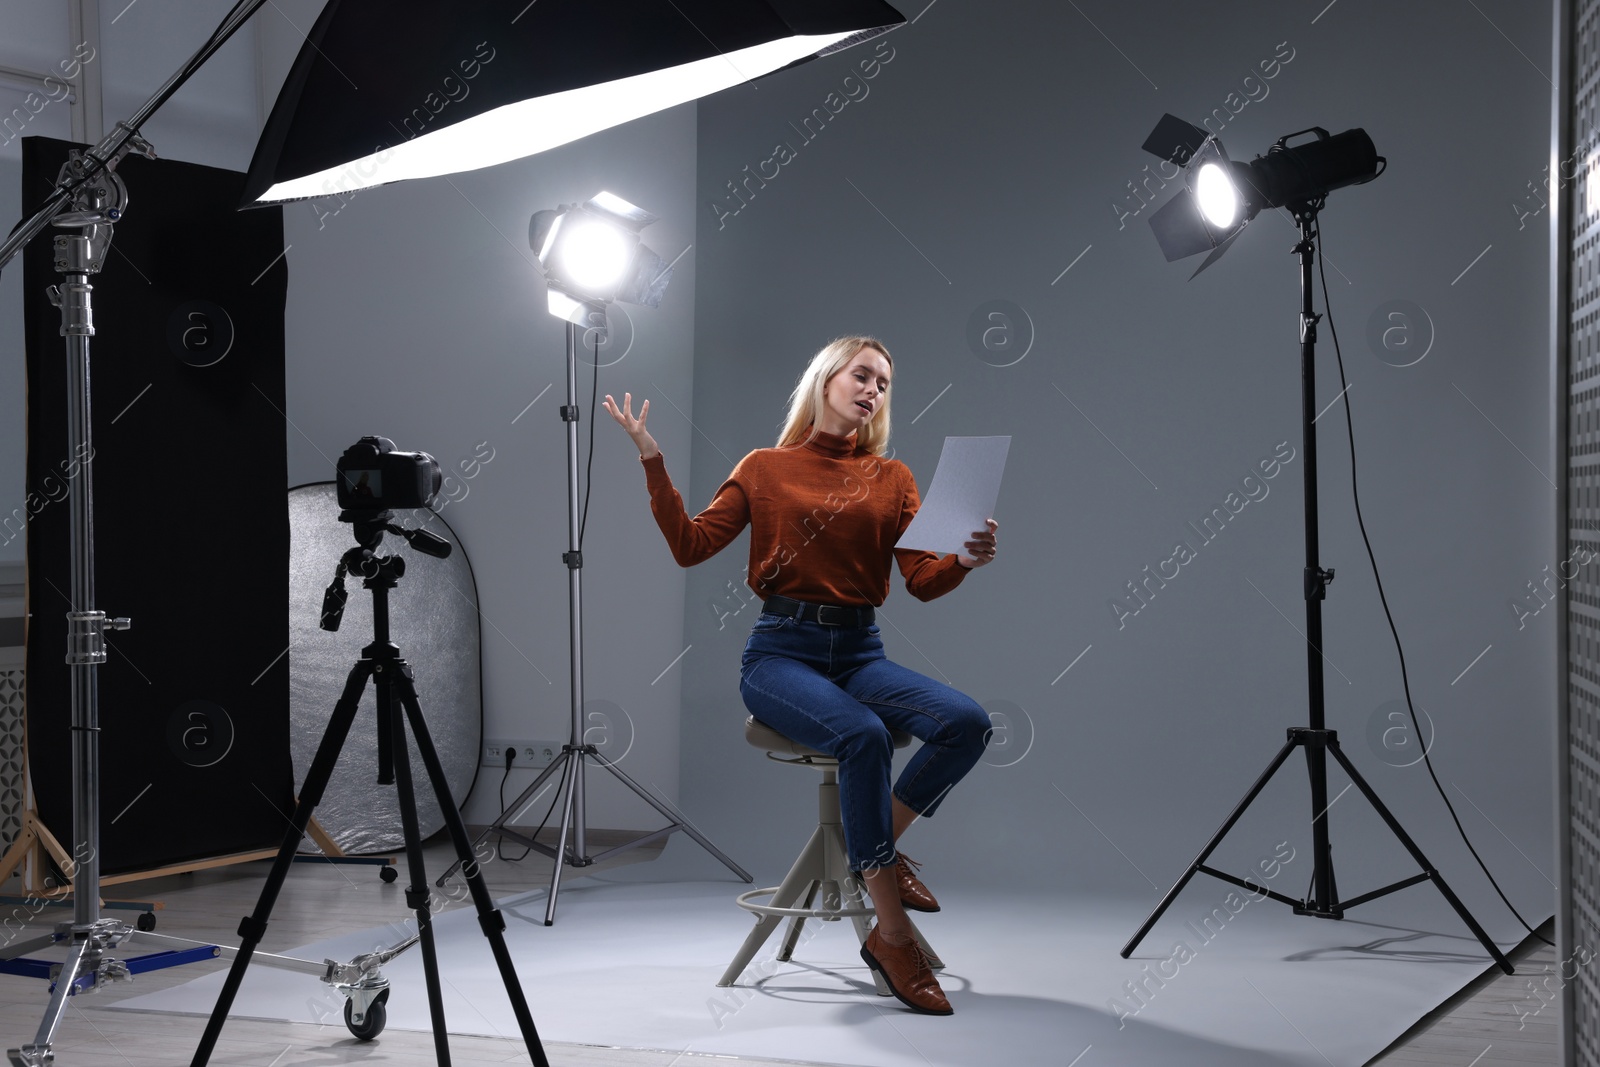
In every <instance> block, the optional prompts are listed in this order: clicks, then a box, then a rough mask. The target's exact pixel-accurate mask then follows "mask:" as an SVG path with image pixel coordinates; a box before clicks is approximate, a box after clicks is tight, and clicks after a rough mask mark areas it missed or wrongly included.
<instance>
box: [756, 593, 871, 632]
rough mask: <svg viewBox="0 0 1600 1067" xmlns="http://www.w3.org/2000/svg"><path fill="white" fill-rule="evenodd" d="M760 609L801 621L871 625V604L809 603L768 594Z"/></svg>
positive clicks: (841, 624) (852, 625)
mask: <svg viewBox="0 0 1600 1067" xmlns="http://www.w3.org/2000/svg"><path fill="white" fill-rule="evenodd" d="M761 610H762V611H764V612H770V613H771V614H773V615H788V616H790V617H792V618H796V619H799V620H801V621H802V622H816V623H821V624H822V625H823V626H851V627H855V628H857V629H860V628H864V627H867V626H871V625H872V620H873V617H874V616H873V612H872V606H871V605H859V606H858V605H855V604H811V603H808V602H806V601H804V600H791V599H790V598H788V597H786V596H769V597H767V599H766V602H765V603H764V604H762V606H761Z"/></svg>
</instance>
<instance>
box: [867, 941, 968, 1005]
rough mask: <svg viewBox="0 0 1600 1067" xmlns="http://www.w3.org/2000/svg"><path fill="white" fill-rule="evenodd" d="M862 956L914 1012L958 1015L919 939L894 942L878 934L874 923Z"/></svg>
mask: <svg viewBox="0 0 1600 1067" xmlns="http://www.w3.org/2000/svg"><path fill="white" fill-rule="evenodd" d="M861 958H862V959H863V960H865V961H866V964H867V966H868V967H871V968H872V969H873V970H874V971H877V972H878V973H879V974H881V975H883V979H884V981H885V982H887V983H888V985H889V991H890V992H891V993H893V994H894V995H895V997H896V998H898V999H899V1001H900V1003H902V1004H904V1005H905V1006H906V1007H908V1008H910V1009H911V1010H912V1011H919V1012H922V1013H923V1014H924V1015H954V1014H955V1009H954V1008H952V1007H951V1006H950V1002H949V1001H948V1000H946V999H945V996H944V990H942V989H940V988H939V980H938V979H937V978H935V977H934V976H933V970H932V969H931V968H930V967H929V966H928V957H927V954H926V953H924V952H923V951H922V946H921V945H920V944H918V943H917V939H916V938H910V939H908V940H907V941H906V943H905V944H903V945H896V944H892V943H891V942H890V941H888V940H887V939H886V938H884V937H882V936H881V935H879V933H878V928H877V927H876V926H874V927H873V928H872V932H871V933H869V934H867V940H866V942H865V943H864V944H863V945H862V946H861Z"/></svg>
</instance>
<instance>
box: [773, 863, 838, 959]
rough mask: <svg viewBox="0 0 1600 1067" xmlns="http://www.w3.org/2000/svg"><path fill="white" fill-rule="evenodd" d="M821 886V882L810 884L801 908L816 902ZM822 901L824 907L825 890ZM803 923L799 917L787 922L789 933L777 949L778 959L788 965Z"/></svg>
mask: <svg viewBox="0 0 1600 1067" xmlns="http://www.w3.org/2000/svg"><path fill="white" fill-rule="evenodd" d="M823 885H824V883H822V882H812V883H811V885H810V887H809V888H808V889H807V890H806V902H805V903H804V904H803V905H801V907H805V908H810V907H812V906H813V905H814V904H815V903H816V900H817V891H818V890H819V889H823ZM822 901H823V904H824V905H826V904H827V901H828V894H827V891H826V890H825V889H824V890H823V894H822ZM805 921H806V920H805V918H804V917H803V916H800V915H796V916H794V917H793V918H792V919H790V920H789V933H788V936H786V937H785V938H784V939H783V947H781V948H780V949H778V959H780V960H782V961H783V962H785V963H788V962H789V960H791V959H793V958H794V949H795V946H796V945H798V944H799V943H800V927H802V926H804V925H805Z"/></svg>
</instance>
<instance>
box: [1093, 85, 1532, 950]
mask: <svg viewBox="0 0 1600 1067" xmlns="http://www.w3.org/2000/svg"><path fill="white" fill-rule="evenodd" d="M1307 133H1310V134H1315V135H1316V139H1315V140H1313V141H1308V142H1305V143H1303V144H1298V145H1295V146H1293V147H1290V145H1289V141H1290V140H1291V139H1292V138H1295V137H1299V136H1301V134H1307ZM1143 148H1144V150H1145V151H1147V152H1150V153H1152V154H1154V155H1157V156H1160V157H1161V158H1162V159H1165V160H1168V161H1169V162H1171V163H1174V164H1176V165H1177V166H1179V167H1181V168H1182V169H1183V174H1184V183H1183V187H1182V188H1180V189H1179V190H1178V193H1177V195H1176V196H1174V197H1173V198H1172V199H1171V200H1169V201H1168V202H1167V203H1166V204H1165V205H1163V206H1162V208H1161V209H1160V210H1159V211H1157V212H1156V213H1155V214H1154V215H1153V216H1151V219H1150V228H1151V229H1152V230H1153V231H1154V232H1155V236H1156V241H1157V242H1158V243H1159V244H1160V245H1161V251H1162V252H1163V253H1165V254H1166V257H1167V261H1168V262H1171V261H1172V260H1175V259H1182V258H1183V257H1184V256H1191V255H1194V254H1195V253H1197V252H1203V251H1205V250H1206V249H1208V248H1209V249H1210V250H1211V254H1210V255H1209V256H1207V257H1206V260H1205V262H1204V263H1202V264H1201V265H1200V270H1197V271H1195V274H1199V273H1200V271H1202V270H1205V269H1206V268H1207V267H1209V266H1210V265H1211V264H1212V263H1215V262H1216V261H1217V260H1218V259H1219V258H1220V257H1221V256H1222V254H1223V253H1224V252H1226V251H1227V250H1228V246H1229V245H1230V244H1232V243H1233V239H1234V238H1235V237H1237V236H1238V235H1239V233H1240V232H1241V231H1242V230H1243V229H1244V227H1245V226H1246V225H1248V224H1249V222H1250V220H1251V219H1253V218H1255V216H1256V215H1257V214H1259V213H1260V212H1261V210H1262V209H1263V208H1277V207H1282V208H1287V209H1288V211H1289V213H1290V214H1291V215H1292V216H1293V217H1294V224H1295V226H1296V227H1297V228H1298V229H1299V231H1300V240H1299V241H1298V242H1296V243H1295V245H1294V247H1293V249H1292V251H1293V252H1294V255H1295V257H1296V258H1297V259H1298V261H1299V268H1300V269H1299V273H1300V330H1299V334H1300V424H1301V429H1300V433H1301V437H1300V440H1301V453H1302V454H1303V456H1304V459H1303V461H1302V463H1301V477H1302V478H1303V484H1304V487H1305V489H1304V498H1303V499H1304V507H1305V568H1304V570H1303V571H1302V572H1301V579H1302V587H1301V588H1302V596H1303V597H1304V599H1305V613H1306V622H1305V629H1304V630H1303V631H1301V633H1302V634H1303V636H1304V637H1305V640H1306V691H1307V711H1308V712H1309V718H1310V724H1309V725H1308V726H1304V727H1291V728H1290V729H1289V731H1288V734H1287V740H1286V741H1285V742H1284V745H1283V747H1282V748H1281V749H1279V750H1278V755H1277V756H1276V758H1274V760H1273V761H1272V763H1271V764H1270V765H1269V766H1268V767H1267V769H1266V771H1265V772H1264V773H1263V774H1262V775H1261V776H1260V777H1259V778H1257V779H1256V782H1255V784H1254V785H1253V786H1251V787H1250V791H1249V792H1248V793H1246V794H1245V796H1244V799H1243V800H1241V801H1239V803H1238V804H1237V805H1236V806H1235V807H1234V809H1233V812H1232V814H1230V815H1229V816H1228V818H1227V819H1226V821H1224V822H1223V824H1222V827H1221V829H1219V830H1217V832H1216V833H1215V834H1213V835H1212V836H1211V839H1210V841H1208V842H1207V843H1206V846H1205V848H1204V849H1202V850H1201V852H1200V854H1199V856H1197V857H1196V858H1195V860H1194V862H1193V863H1191V864H1190V865H1189V869H1188V870H1187V871H1185V872H1184V874H1183V876H1182V877H1180V878H1179V879H1178V881H1177V882H1176V883H1174V884H1173V886H1172V888H1171V889H1169V890H1168V891H1167V894H1166V896H1164V897H1163V898H1162V899H1161V903H1160V904H1158V905H1156V909H1155V911H1153V912H1151V913H1150V916H1149V918H1147V919H1146V920H1145V921H1144V925H1143V926H1141V927H1140V928H1139V930H1138V932H1137V933H1135V934H1134V935H1133V937H1132V938H1131V939H1130V940H1129V941H1128V943H1127V944H1126V945H1124V946H1123V947H1122V952H1121V955H1122V958H1123V959H1127V958H1128V956H1129V955H1130V954H1131V953H1132V952H1133V950H1134V949H1136V948H1137V947H1138V946H1139V943H1140V942H1141V941H1143V940H1144V938H1145V935H1147V934H1148V933H1149V932H1150V930H1151V928H1152V927H1154V926H1155V924H1156V922H1157V921H1158V920H1160V918H1161V916H1162V915H1163V914H1164V913H1165V912H1166V910H1167V908H1168V907H1169V906H1171V904H1172V902H1173V901H1174V900H1175V899H1176V898H1177V896H1178V894H1179V893H1181V892H1182V891H1183V888H1184V887H1185V886H1186V885H1188V884H1189V881H1190V879H1192V878H1193V877H1194V876H1195V875H1196V874H1208V875H1211V876H1212V877H1214V878H1218V879H1221V880H1222V881H1224V882H1228V883H1230V884H1232V885H1236V886H1241V887H1244V888H1247V889H1249V888H1253V886H1252V883H1251V882H1249V881H1246V880H1244V879H1241V878H1238V877H1237V876H1235V875H1232V874H1228V873H1227V872H1225V871H1221V870H1218V869H1217V868H1215V867H1212V866H1209V865H1208V864H1207V860H1209V859H1210V857H1211V854H1212V852H1214V851H1215V850H1216V849H1217V847H1218V846H1219V845H1220V844H1222V840H1223V838H1224V837H1226V836H1227V834H1228V832H1229V831H1230V830H1232V829H1233V827H1234V824H1235V823H1237V822H1238V821H1239V818H1240V817H1241V816H1242V815H1243V814H1244V813H1245V810H1246V809H1247V808H1249V807H1250V805H1251V804H1252V803H1254V802H1255V800H1256V799H1257V798H1258V797H1259V796H1260V795H1261V791H1262V789H1264V788H1265V787H1266V785H1267V783H1268V782H1269V781H1271V779H1272V777H1273V775H1275V774H1277V772H1278V769H1279V768H1280V767H1282V766H1283V765H1284V763H1285V762H1286V761H1287V760H1288V759H1289V757H1290V756H1291V755H1293V754H1294V753H1295V750H1296V749H1300V748H1304V749H1305V754H1306V771H1307V775H1308V778H1309V784H1310V787H1311V788H1310V792H1311V858H1310V860H1309V863H1310V866H1311V884H1310V885H1309V886H1308V887H1307V891H1306V896H1305V897H1303V898H1301V899H1298V900H1297V899H1295V898H1293V897H1290V896H1287V895H1285V894H1283V893H1278V892H1275V891H1273V890H1263V891H1264V892H1265V893H1266V897H1264V898H1259V899H1267V898H1270V899H1272V900H1276V901H1277V902H1278V903H1280V904H1286V905H1288V906H1289V907H1291V908H1293V909H1294V913H1295V914H1296V915H1314V916H1317V917H1318V918H1323V919H1342V918H1344V915H1345V912H1346V911H1348V910H1349V909H1350V908H1353V907H1355V906H1357V905H1358V904H1364V903H1366V902H1368V901H1371V900H1375V899H1377V898H1378V897H1382V896H1386V895H1388V894H1389V893H1393V892H1395V891H1396V890H1400V889H1404V888H1406V887H1407V886H1413V885H1416V884H1417V883H1419V882H1424V881H1432V882H1433V884H1434V885H1435V887H1436V888H1438V890H1439V892H1440V894H1441V895H1442V896H1443V897H1444V898H1445V901H1446V902H1447V903H1448V904H1449V905H1450V906H1451V907H1452V908H1454V909H1455V912H1456V914H1457V915H1458V916H1459V917H1460V918H1461V920H1462V922H1463V923H1465V924H1466V926H1467V929H1469V930H1471V931H1472V933H1473V935H1474V936H1475V937H1476V938H1477V939H1478V943H1479V944H1481V945H1482V946H1483V948H1484V951H1486V952H1487V953H1488V954H1489V955H1490V957H1491V958H1493V960H1494V961H1495V963H1496V964H1498V965H1499V966H1500V969H1501V970H1503V971H1505V973H1507V974H1511V973H1513V969H1512V966H1511V961H1510V960H1508V959H1507V958H1506V956H1505V954H1504V953H1503V952H1501V951H1500V948H1499V946H1498V945H1496V944H1495V942H1494V941H1493V940H1492V939H1490V937H1489V935H1488V933H1487V932H1485V931H1484V929H1483V927H1482V926H1480V925H1479V924H1478V921H1477V920H1476V919H1474V918H1473V917H1472V913H1471V912H1470V911H1468V910H1467V907H1466V905H1465V904H1463V903H1462V902H1461V899H1460V898H1459V897H1457V896H1456V895H1455V893H1454V892H1453V891H1452V890H1451V889H1450V887H1449V885H1447V884H1446V883H1445V880H1444V877H1443V876H1442V875H1441V874H1440V873H1439V871H1438V870H1437V869H1436V868H1435V867H1434V866H1433V864H1431V863H1430V862H1429V861H1428V858H1427V856H1425V855H1424V854H1423V852H1422V850H1421V848H1419V847H1418V846H1417V844H1416V842H1415V841H1413V840H1412V839H1411V838H1410V836H1408V835H1407V834H1406V831H1405V829H1404V828H1403V827H1402V826H1401V825H1400V822H1399V820H1397V819H1396V818H1395V817H1394V815H1393V814H1392V813H1391V812H1390V811H1389V809H1388V808H1387V807H1385V806H1384V804H1383V801H1382V800H1380V799H1379V797H1378V794H1377V793H1376V792H1374V791H1373V789H1372V787H1371V786H1370V785H1368V784H1367V781H1366V779H1365V778H1363V777H1362V776H1361V772H1360V771H1359V770H1357V769H1356V766H1355V764H1354V763H1352V762H1351V761H1350V758H1349V757H1348V756H1346V755H1345V754H1344V751H1343V749H1341V748H1340V747H1339V733H1338V731H1337V730H1330V729H1328V728H1327V715H1326V710H1327V707H1326V700H1325V693H1324V686H1323V675H1322V667H1323V654H1322V645H1323V640H1322V601H1323V600H1324V599H1326V597H1327V591H1328V585H1329V584H1330V583H1331V582H1332V581H1333V572H1334V569H1333V568H1332V567H1327V568H1324V567H1323V566H1322V562H1321V556H1320V542H1319V537H1318V494H1317V484H1318V483H1317V427H1316V422H1317V418H1318V417H1319V415H1318V412H1319V411H1320V410H1321V409H1320V408H1319V407H1318V405H1317V396H1316V383H1317V372H1316V350H1317V326H1318V323H1319V322H1321V320H1322V317H1323V316H1322V315H1321V314H1319V313H1318V312H1317V310H1316V308H1315V306H1314V302H1313V284H1312V283H1313V267H1314V265H1315V262H1316V259H1317V257H1318V256H1319V254H1320V252H1321V235H1320V232H1319V230H1318V222H1317V219H1318V216H1319V214H1320V213H1321V211H1322V208H1323V206H1324V205H1325V203H1326V202H1327V196H1328V194H1329V193H1330V192H1332V191H1333V190H1335V189H1341V188H1343V187H1344V186H1346V185H1359V184H1361V183H1362V182H1369V181H1371V180H1372V179H1373V178H1376V177H1377V176H1378V175H1379V174H1382V173H1383V169H1384V167H1385V166H1387V163H1386V161H1385V160H1384V158H1383V157H1382V156H1380V155H1378V153H1377V151H1376V150H1375V149H1374V148H1373V145H1372V138H1370V137H1368V136H1367V134H1366V131H1365V130H1346V131H1345V132H1344V133H1341V134H1337V135H1330V134H1329V133H1328V131H1327V130H1324V129H1323V128H1322V127H1320V126H1313V127H1311V128H1310V129H1307V130H1300V131H1298V132H1296V133H1291V134H1288V135H1286V136H1284V137H1280V138H1278V140H1277V141H1276V142H1275V143H1274V144H1273V146H1272V147H1271V148H1269V149H1268V150H1267V154H1266V155H1265V156H1257V157H1256V158H1255V159H1254V160H1252V161H1251V162H1249V163H1235V162H1233V161H1232V160H1230V159H1229V158H1228V154H1227V153H1226V152H1224V151H1223V149H1222V143H1221V142H1220V141H1218V140H1217V138H1216V137H1215V136H1213V135H1212V134H1210V133H1208V132H1207V131H1205V130H1202V129H1201V128H1200V127H1198V126H1193V125H1190V124H1189V123H1187V122H1184V121H1183V120H1182V119H1179V118H1175V117H1173V116H1172V115H1163V116H1162V117H1161V121H1160V122H1158V123H1157V124H1156V128H1155V130H1154V131H1153V132H1152V133H1151V134H1150V136H1149V137H1148V138H1146V139H1145V142H1144V145H1143ZM1323 292H1324V294H1326V292H1327V280H1326V278H1324V279H1323ZM1329 325H1330V327H1331V325H1332V322H1331V320H1330V323H1329ZM1338 340H1339V338H1338V335H1337V334H1335V335H1334V344H1335V351H1337V345H1338ZM1340 366H1341V370H1340V377H1341V379H1342V377H1343V369H1342V367H1343V363H1342V361H1341V364H1340ZM1339 395H1340V396H1343V395H1344V394H1343V393H1342V392H1341V393H1340V394H1339ZM1353 462H1354V461H1353V460H1352V463H1353ZM1353 469H1354V468H1353V467H1352V470H1353ZM1352 477H1353V476H1352ZM1357 514H1358V515H1359V514H1360V512H1359V511H1358V512H1357ZM1363 537H1365V533H1363ZM1370 551H1371V546H1370V545H1369V546H1368V552H1369V553H1370ZM1379 588H1380V589H1381V588H1382V587H1381V585H1380V587H1379ZM1385 610H1387V609H1385ZM1329 757H1332V758H1333V760H1334V761H1335V762H1336V763H1337V764H1338V766H1339V768H1340V769H1341V770H1342V771H1344V774H1345V776H1346V777H1347V778H1349V779H1350V783H1351V785H1353V786H1356V787H1358V788H1359V789H1360V790H1361V794H1362V796H1364V797H1365V798H1366V800H1367V803H1368V804H1370V805H1371V806H1372V807H1373V809H1374V810H1375V811H1376V812H1377V813H1378V815H1379V816H1381V817H1382V819H1383V821H1384V824H1385V825H1387V826H1388V828H1389V830H1390V832H1391V833H1393V834H1394V836H1395V837H1396V838H1397V839H1398V840H1399V842H1400V844H1401V845H1403V846H1404V847H1405V849H1406V851H1407V852H1409V853H1410V854H1411V858H1412V859H1413V860H1415V861H1416V863H1417V865H1418V867H1420V868H1421V873H1419V874H1415V875H1412V876H1411V877H1409V878H1404V879H1401V880H1400V881H1398V882H1394V883H1391V884H1389V885H1386V886H1383V887H1381V888H1379V889H1374V890H1371V891H1370V892H1366V893H1362V894H1360V895H1358V896H1354V897H1341V896H1340V895H1339V886H1338V881H1337V879H1335V877H1334V869H1333V845H1332V837H1331V834H1330V831H1329V824H1330V822H1331V820H1330V819H1328V818H1325V816H1326V815H1327V813H1328V809H1329V808H1331V807H1332V806H1333V803H1334V801H1337V800H1338V799H1339V797H1340V796H1343V795H1344V794H1343V793H1342V792H1341V793H1340V794H1339V795H1338V796H1335V797H1334V798H1333V800H1329V799H1328V759H1329ZM1430 773H1431V770H1430ZM1436 781H1437V780H1436ZM1345 788H1346V789H1348V788H1350V786H1346V787H1345ZM1441 792H1442V790H1441ZM1446 799H1447V801H1448V798H1446ZM1452 814H1453V813H1452ZM1457 825H1458V826H1459V825H1460V824H1459V822H1458V823H1457ZM1469 847H1470V846H1469ZM1474 855H1476V853H1474ZM1485 872H1486V873H1487V868H1485ZM1491 880H1492V879H1491ZM1502 899H1504V898H1503V896H1502ZM1519 918H1520V916H1519Z"/></svg>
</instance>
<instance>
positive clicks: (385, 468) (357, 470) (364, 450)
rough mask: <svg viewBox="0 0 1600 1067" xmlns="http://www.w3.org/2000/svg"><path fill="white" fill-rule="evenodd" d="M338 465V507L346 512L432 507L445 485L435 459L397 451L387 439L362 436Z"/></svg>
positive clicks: (348, 449) (347, 450) (415, 453)
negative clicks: (442, 486) (440, 489)
mask: <svg viewBox="0 0 1600 1067" xmlns="http://www.w3.org/2000/svg"><path fill="white" fill-rule="evenodd" d="M336 466H337V468H338V471H339V476H338V479H337V482H336V484H337V485H338V492H339V507H340V508H342V509H344V510H345V511H387V510H389V509H391V508H427V507H432V506H433V501H434V499H435V498H436V497H437V496H438V495H439V487H440V486H441V485H442V484H444V475H443V473H442V472H441V471H440V470H439V464H438V463H437V462H436V461H435V460H434V458H433V457H432V456H430V455H428V453H426V452H400V451H397V450H396V449H395V447H394V442H393V441H391V440H389V439H388V438H387V437H363V438H362V439H361V440H359V441H357V442H356V443H355V444H353V445H351V446H350V447H349V448H347V449H345V451H344V455H342V456H340V457H339V462H338V463H337V464H336Z"/></svg>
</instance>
